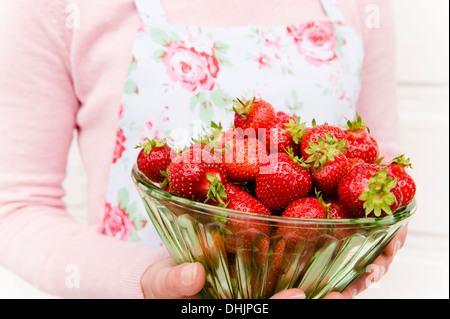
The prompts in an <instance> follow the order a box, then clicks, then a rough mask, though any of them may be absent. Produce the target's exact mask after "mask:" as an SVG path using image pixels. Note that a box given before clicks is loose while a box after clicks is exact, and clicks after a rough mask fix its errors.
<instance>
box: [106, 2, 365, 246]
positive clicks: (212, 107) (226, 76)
mask: <svg viewBox="0 0 450 319" xmlns="http://www.w3.org/2000/svg"><path fill="white" fill-rule="evenodd" d="M321 3H322V7H323V9H324V10H325V13H326V15H327V17H328V20H327V21H314V22H311V23H305V24H299V25H290V26H275V27H267V26H258V25H249V26H237V27H191V26H181V25H171V24H169V23H168V22H167V19H166V17H165V12H164V8H163V6H162V4H161V2H160V0H136V6H137V9H138V11H139V13H140V16H141V17H142V20H143V26H142V27H141V28H140V29H139V30H138V32H137V36H136V39H135V43H134V47H133V53H132V57H131V62H130V64H129V69H128V74H127V78H126V83H125V86H124V94H123V98H122V105H121V108H120V115H119V121H118V127H117V140H116V148H115V152H114V158H113V160H112V162H113V163H112V167H111V170H110V177H109V185H108V190H107V196H106V205H105V216H104V219H103V221H104V222H103V232H104V233H105V234H107V235H110V236H114V237H116V238H118V239H121V240H129V241H142V242H144V243H145V244H147V245H149V246H150V247H157V246H162V243H161V240H160V238H159V236H158V234H157V233H156V230H155V229H154V228H153V225H152V223H151V222H150V219H149V218H148V216H147V214H146V212H145V210H144V206H143V205H142V204H141V200H140V198H139V196H138V193H137V191H136V189H135V186H134V185H133V182H132V180H131V178H130V172H131V169H132V166H133V164H134V163H135V161H136V157H137V154H138V152H139V150H136V149H135V146H136V145H137V144H139V143H140V142H141V141H143V140H144V139H145V138H146V137H148V138H155V137H159V138H163V137H170V138H171V140H173V143H174V144H175V145H177V146H184V145H186V144H187V143H189V142H190V140H191V138H192V137H195V136H197V134H198V133H200V132H201V128H202V124H210V122H211V121H212V120H213V121H215V122H216V123H219V122H220V123H222V125H223V126H224V127H229V126H230V125H231V124H232V122H233V118H234V115H233V114H232V112H230V111H227V109H229V108H230V106H231V105H232V100H233V99H235V98H240V97H245V98H251V97H253V96H258V97H261V98H263V99H265V100H266V101H268V102H270V103H271V104H272V105H273V106H274V107H275V109H276V110H277V111H278V110H279V111H287V112H291V113H295V114H296V115H298V116H301V119H302V122H307V123H311V121H312V119H313V118H314V119H316V121H317V123H324V122H327V123H330V124H336V125H338V124H344V123H345V122H346V121H347V119H353V118H354V116H355V108H356V103H357V100H358V96H359V92H360V85H361V79H360V75H361V68H362V64H363V59H364V49H363V46H362V43H361V41H360V39H359V38H358V35H357V33H356V32H355V30H354V29H353V28H352V27H350V26H349V25H346V21H345V18H344V16H343V14H342V12H341V10H340V9H339V7H338V1H337V0H321Z"/></svg>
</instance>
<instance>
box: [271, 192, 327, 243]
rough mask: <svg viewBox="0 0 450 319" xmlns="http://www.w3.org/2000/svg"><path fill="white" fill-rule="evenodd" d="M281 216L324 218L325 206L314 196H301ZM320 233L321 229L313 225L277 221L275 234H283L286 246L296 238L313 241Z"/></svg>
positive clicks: (295, 240)
mask: <svg viewBox="0 0 450 319" xmlns="http://www.w3.org/2000/svg"><path fill="white" fill-rule="evenodd" d="M281 216H282V217H289V218H302V219H326V218H327V208H326V205H324V202H323V201H321V200H319V199H318V198H315V197H303V198H299V199H297V200H296V201H294V202H292V203H291V204H289V206H287V207H286V209H285V210H284V212H283V214H282V215H281ZM322 234H324V230H323V229H316V228H315V227H314V225H311V224H304V223H302V222H298V223H296V222H295V221H293V222H292V223H284V222H283V223H279V225H278V229H277V235H283V236H284V237H283V238H284V239H285V240H286V244H287V245H288V247H292V246H293V245H295V244H296V242H297V241H298V240H301V241H311V242H313V241H315V240H317V239H318V238H319V237H320V236H321V235H322Z"/></svg>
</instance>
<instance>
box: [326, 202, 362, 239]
mask: <svg viewBox="0 0 450 319" xmlns="http://www.w3.org/2000/svg"><path fill="white" fill-rule="evenodd" d="M324 202H325V203H326V204H327V205H328V218H329V219H349V218H352V216H350V214H348V213H347V210H346V209H345V206H344V204H342V202H341V201H340V200H339V199H338V198H327V199H325V200H324ZM333 233H334V235H335V236H336V237H337V238H339V239H343V238H347V237H349V236H351V235H353V234H354V233H355V230H353V229H351V228H350V227H348V228H345V227H340V226H337V227H336V229H333Z"/></svg>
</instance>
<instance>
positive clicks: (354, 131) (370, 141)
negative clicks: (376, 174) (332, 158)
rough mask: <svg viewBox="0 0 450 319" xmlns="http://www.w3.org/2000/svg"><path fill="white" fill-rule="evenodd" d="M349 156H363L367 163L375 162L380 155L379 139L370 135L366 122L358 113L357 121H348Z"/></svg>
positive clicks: (347, 152)
mask: <svg viewBox="0 0 450 319" xmlns="http://www.w3.org/2000/svg"><path fill="white" fill-rule="evenodd" d="M345 133H346V134H347V137H346V139H347V147H348V150H347V151H346V152H345V154H346V155H347V157H348V158H361V159H362V160H364V162H366V163H375V162H376V161H377V159H378V157H379V148H378V143H377V141H376V140H375V139H374V138H373V137H372V136H371V135H370V130H369V128H368V127H367V125H366V122H365V121H364V120H363V119H362V118H361V116H359V114H357V118H356V120H355V121H348V122H347V130H346V131H345Z"/></svg>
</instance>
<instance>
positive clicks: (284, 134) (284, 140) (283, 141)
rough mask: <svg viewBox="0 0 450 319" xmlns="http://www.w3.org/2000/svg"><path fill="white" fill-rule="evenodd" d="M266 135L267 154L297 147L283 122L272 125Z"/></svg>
mask: <svg viewBox="0 0 450 319" xmlns="http://www.w3.org/2000/svg"><path fill="white" fill-rule="evenodd" d="M267 137H268V138H267V141H266V147H267V152H268V153H269V154H274V153H278V152H284V151H285V150H287V149H288V148H292V149H296V148H297V144H295V142H294V139H293V138H292V136H291V133H290V132H289V131H288V130H287V129H286V126H285V125H284V124H279V123H277V124H275V125H274V126H272V127H271V128H270V129H269V132H268V134H267Z"/></svg>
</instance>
